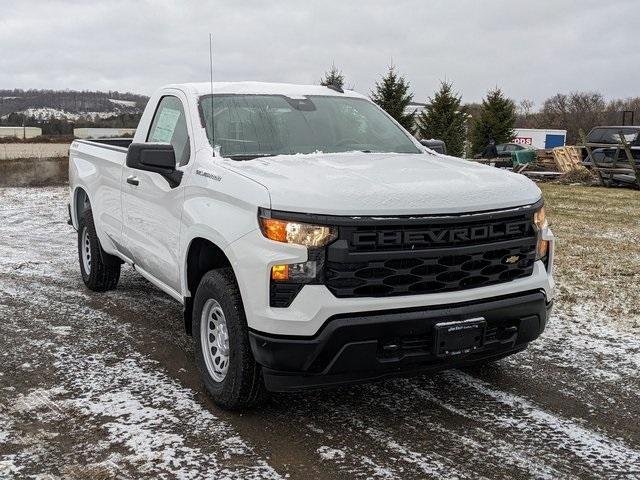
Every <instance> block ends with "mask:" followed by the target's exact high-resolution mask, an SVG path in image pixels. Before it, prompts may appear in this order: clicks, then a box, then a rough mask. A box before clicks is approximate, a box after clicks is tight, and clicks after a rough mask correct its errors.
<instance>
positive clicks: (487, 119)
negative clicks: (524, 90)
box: [473, 88, 516, 153]
mask: <svg viewBox="0 0 640 480" xmlns="http://www.w3.org/2000/svg"><path fill="white" fill-rule="evenodd" d="M515 123H516V106H515V103H514V102H513V100H511V99H509V98H507V97H505V96H504V94H503V93H502V91H501V90H500V89H499V88H496V89H495V90H490V91H489V93H487V98H485V99H484V100H483V101H482V109H481V112H480V117H479V118H478V119H476V122H475V125H474V129H473V151H474V153H482V151H483V150H484V149H485V148H486V146H487V144H488V143H489V141H490V140H494V141H495V142H496V143H506V142H510V141H511V139H512V138H513V136H514V131H513V127H514V125H515Z"/></svg>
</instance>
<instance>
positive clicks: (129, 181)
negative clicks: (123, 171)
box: [127, 175, 140, 185]
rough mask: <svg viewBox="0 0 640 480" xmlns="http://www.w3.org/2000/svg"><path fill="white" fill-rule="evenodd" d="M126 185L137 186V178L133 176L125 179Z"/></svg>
mask: <svg viewBox="0 0 640 480" xmlns="http://www.w3.org/2000/svg"><path fill="white" fill-rule="evenodd" d="M127 183H130V184H131V185H139V184H140V180H138V177H136V176H135V175H131V176H129V177H127Z"/></svg>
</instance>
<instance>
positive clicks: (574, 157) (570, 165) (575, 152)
mask: <svg viewBox="0 0 640 480" xmlns="http://www.w3.org/2000/svg"><path fill="white" fill-rule="evenodd" d="M553 158H554V160H555V162H556V165H557V168H558V171H559V172H562V173H567V172H570V171H572V170H574V169H576V168H577V167H578V166H579V165H580V164H581V162H582V156H581V154H580V148H579V147H556V148H554V149H553Z"/></svg>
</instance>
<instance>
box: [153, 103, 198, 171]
mask: <svg viewBox="0 0 640 480" xmlns="http://www.w3.org/2000/svg"><path fill="white" fill-rule="evenodd" d="M147 142H153V143H170V144H171V145H173V149H174V151H175V152H176V166H181V165H186V164H187V163H189V157H190V155H191V148H190V146H189V131H188V130H187V119H186V117H185V114H184V108H182V102H181V101H180V99H179V98H177V97H172V96H166V97H162V99H161V100H160V104H159V105H158V109H157V110H156V113H155V115H154V117H153V122H151V128H150V129H149V136H148V137H147Z"/></svg>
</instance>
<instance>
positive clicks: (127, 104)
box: [109, 98, 137, 107]
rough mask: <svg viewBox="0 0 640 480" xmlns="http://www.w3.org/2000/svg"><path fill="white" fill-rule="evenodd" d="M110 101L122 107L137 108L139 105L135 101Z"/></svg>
mask: <svg viewBox="0 0 640 480" xmlns="http://www.w3.org/2000/svg"><path fill="white" fill-rule="evenodd" d="M109 101H110V102H111V103H115V104H116V105H120V106H122V107H135V106H136V105H137V103H136V102H134V101H133V100H116V99H115V98H110V99H109Z"/></svg>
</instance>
